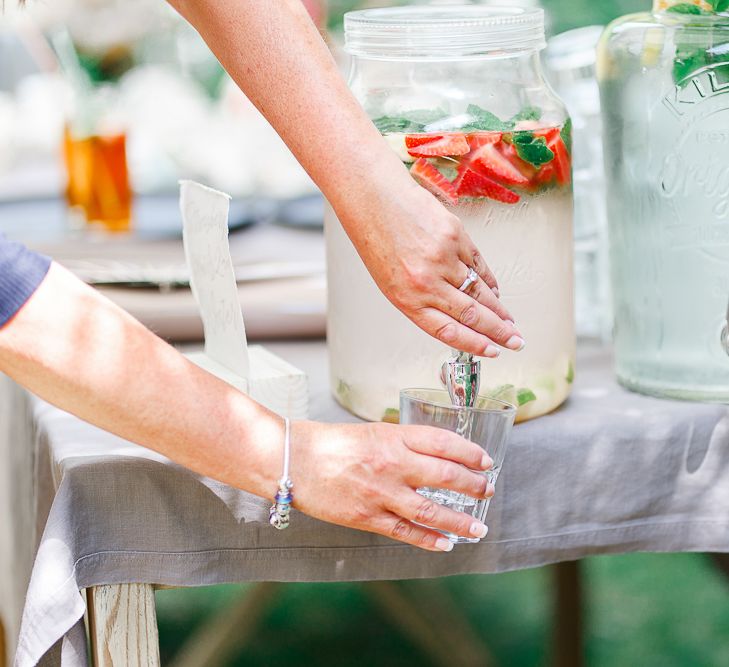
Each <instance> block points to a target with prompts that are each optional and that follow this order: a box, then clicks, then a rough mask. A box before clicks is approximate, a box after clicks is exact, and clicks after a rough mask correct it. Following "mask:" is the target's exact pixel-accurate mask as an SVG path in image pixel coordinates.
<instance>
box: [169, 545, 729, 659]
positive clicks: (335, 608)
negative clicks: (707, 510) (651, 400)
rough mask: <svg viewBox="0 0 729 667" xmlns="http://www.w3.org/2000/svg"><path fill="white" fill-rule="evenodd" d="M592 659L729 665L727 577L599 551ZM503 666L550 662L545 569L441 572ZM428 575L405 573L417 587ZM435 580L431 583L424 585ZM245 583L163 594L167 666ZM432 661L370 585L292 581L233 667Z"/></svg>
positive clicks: (697, 559) (588, 572)
mask: <svg viewBox="0 0 729 667" xmlns="http://www.w3.org/2000/svg"><path fill="white" fill-rule="evenodd" d="M583 565H584V568H583V571H584V582H585V589H586V626H587V627H586V632H587V638H586V640H587V646H586V655H587V664H588V665H589V666H590V667H614V666H616V665H621V666H622V665H631V666H632V665H639V666H640V667H654V666H655V667H659V666H660V667H717V666H720V665H729V580H726V579H725V578H724V576H723V575H722V574H721V573H720V572H719V571H718V570H716V569H715V568H714V567H713V565H712V564H711V562H710V561H709V560H708V558H707V557H706V556H703V555H701V554H631V555H625V556H600V557H595V558H591V559H588V560H586V561H584V562H583ZM440 584H441V585H442V586H443V587H445V588H446V589H447V590H448V591H449V592H450V594H451V595H452V596H453V598H454V599H455V600H456V601H457V602H458V604H459V605H460V606H461V607H462V609H463V610H464V611H465V614H466V616H467V617H468V619H469V620H470V622H471V623H472V625H473V627H474V629H475V631H476V633H477V634H478V635H479V636H480V637H482V638H483V639H484V641H485V642H486V644H487V645H488V646H489V648H490V650H491V652H492V654H493V655H494V656H495V658H496V661H497V663H498V664H499V665H505V666H508V667H532V666H545V667H546V665H548V664H549V654H550V629H551V617H552V610H551V604H552V602H551V597H550V593H551V578H550V572H549V569H547V568H542V569H538V570H527V571H521V572H513V573H508V574H500V575H488V576H462V577H451V578H446V579H442V580H440ZM419 585H420V584H419V583H418V582H406V583H405V584H404V589H405V590H406V591H411V592H412V589H413V587H417V586H419ZM426 585H429V584H426ZM245 588H246V587H244V586H239V585H238V586H215V587H209V588H202V589H187V590H170V591H161V592H159V593H158V594H157V609H158V618H159V627H160V646H161V650H162V661H163V664H165V663H167V662H169V660H170V658H172V657H173V656H174V653H175V652H176V651H177V650H178V649H179V647H180V646H181V645H182V643H183V641H184V640H185V639H186V638H188V637H189V636H190V634H191V632H193V630H194V628H195V627H197V626H198V625H199V624H200V623H201V622H202V621H204V620H205V619H207V618H209V617H210V615H211V614H214V613H216V612H219V611H220V610H222V609H224V608H225V607H226V606H227V605H229V604H231V602H232V601H233V600H235V599H236V598H237V596H239V595H241V594H243V593H244V591H245ZM432 664H433V663H432V662H431V661H430V660H429V659H428V657H427V656H426V655H424V654H423V652H422V651H421V650H419V648H418V646H417V645H414V644H413V643H412V642H411V641H410V640H409V639H407V638H405V637H404V636H403V635H402V633H401V632H400V631H399V630H398V629H396V628H395V627H394V626H393V625H392V624H391V623H390V621H389V619H388V618H387V617H386V616H385V615H384V614H383V613H382V612H381V610H380V608H379V607H378V606H377V604H376V603H375V602H374V601H373V598H372V597H371V596H368V595H367V594H366V591H365V589H364V588H363V586H362V585H360V584H349V583H343V584H291V585H287V586H286V587H284V588H283V589H282V592H281V595H280V596H279V597H278V598H277V599H276V600H275V602H273V604H272V605H271V606H270V607H269V608H268V611H267V612H266V613H265V614H264V615H263V617H262V620H261V624H260V626H259V627H258V628H257V630H256V631H255V632H254V633H253V639H252V640H251V642H250V643H249V644H248V645H247V646H245V647H243V648H241V650H240V651H239V652H238V654H237V655H236V657H235V659H233V660H231V662H230V665H231V667H233V666H243V665H246V666H255V667H259V666H260V667H279V666H280V667H284V666H287V667H290V665H296V666H297V667H335V666H336V667H350V666H351V667H369V666H372V667H375V666H376V667H390V666H393V667H394V666H395V665H398V666H409V665H418V666H419V667H429V666H430V665H432Z"/></svg>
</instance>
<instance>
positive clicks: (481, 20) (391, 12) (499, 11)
mask: <svg viewBox="0 0 729 667" xmlns="http://www.w3.org/2000/svg"><path fill="white" fill-rule="evenodd" d="M515 22H518V23H537V24H538V23H541V24H543V23H544V10H543V9H541V8H539V7H508V6H503V7H500V6H497V5H429V6H422V5H410V6H406V7H377V8H373V9H359V10H356V11H352V12H347V13H346V14H345V15H344V28H345V30H346V29H347V28H348V27H349V28H352V27H355V25H356V26H357V27H360V26H364V25H370V26H373V27H374V26H379V27H385V26H386V27H389V28H392V29H393V30H397V29H398V28H409V27H413V26H431V25H438V26H442V27H446V28H447V27H452V26H468V25H472V26H484V27H486V26H498V25H504V24H509V23H515Z"/></svg>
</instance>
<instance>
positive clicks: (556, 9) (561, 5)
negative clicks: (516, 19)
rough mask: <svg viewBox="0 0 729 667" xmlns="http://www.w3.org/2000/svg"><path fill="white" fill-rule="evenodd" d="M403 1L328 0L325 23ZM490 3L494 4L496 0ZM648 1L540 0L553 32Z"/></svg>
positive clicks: (335, 25)
mask: <svg viewBox="0 0 729 667" xmlns="http://www.w3.org/2000/svg"><path fill="white" fill-rule="evenodd" d="M465 1H466V0H464V2H465ZM406 4H412V0H329V11H330V21H329V25H330V28H331V29H333V30H341V26H342V16H344V13H345V12H348V11H351V10H353V9H360V8H364V7H391V6H394V5H406ZM491 4H498V0H494V1H493V2H492V3H491ZM651 4H652V0H599V1H597V2H596V1H595V0H541V5H542V6H543V7H544V9H545V10H546V11H547V13H548V14H549V17H550V26H551V32H552V33H553V34H556V33H559V32H564V31H565V30H570V29H571V28H579V27H581V26H585V25H595V24H601V25H606V24H607V23H609V22H610V21H612V20H613V19H614V18H617V17H618V16H622V15H623V14H628V13H631V12H638V11H642V10H647V9H650V7H651Z"/></svg>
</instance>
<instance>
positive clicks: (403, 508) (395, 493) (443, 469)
mask: <svg viewBox="0 0 729 667" xmlns="http://www.w3.org/2000/svg"><path fill="white" fill-rule="evenodd" d="M291 442H292V453H291V473H292V478H293V480H294V484H295V486H294V507H296V508H297V509H300V510H301V511H303V512H305V513H307V514H309V515H311V516H313V517H316V518H318V519H323V520H324V521H329V522H331V523H336V524H339V525H342V526H347V527H350V528H356V529H359V530H366V531H369V532H372V533H378V534H380V535H385V536H387V537H390V538H392V539H395V540H399V541H401V542H405V543H407V544H412V545H414V546H417V547H421V548H422V549H426V550H429V551H450V550H451V549H452V548H453V545H452V543H451V542H450V541H449V540H448V539H447V538H445V537H444V536H443V535H441V534H440V533H438V532H436V531H434V530H430V529H429V528H425V527H424V526H422V525H417V524H424V525H426V526H431V527H433V528H439V529H441V530H445V531H448V532H451V533H454V534H456V535H460V536H463V537H471V538H473V537H485V535H486V532H487V528H486V526H485V525H484V524H482V523H481V522H480V521H478V520H477V519H474V518H472V517H470V516H468V515H466V514H463V513H461V512H455V511H453V510H451V509H448V508H446V507H443V506H441V505H438V504H437V503H435V502H433V501H431V500H428V499H427V498H424V497H423V496H421V495H420V494H418V493H416V489H417V488H419V487H421V486H430V487H436V488H446V489H450V490H452V491H457V492H460V493H465V494H466V495H468V496H471V497H474V498H490V497H491V496H493V494H494V487H493V485H492V484H490V483H488V480H487V479H486V476H485V475H483V474H479V473H478V472H473V471H474V470H479V471H485V470H488V469H490V468H491V466H492V465H493V463H492V461H491V459H490V458H489V457H488V456H487V455H486V454H485V453H484V451H483V450H482V449H481V448H480V447H479V446H478V445H476V444H474V443H472V442H470V441H468V440H465V439H464V438H461V437H460V436H458V435H456V434H455V433H452V432H450V431H446V430H444V429H438V428H433V427H428V426H395V425H392V424H351V425H342V424H337V425H334V424H321V423H315V422H296V423H294V424H293V425H292V433H291Z"/></svg>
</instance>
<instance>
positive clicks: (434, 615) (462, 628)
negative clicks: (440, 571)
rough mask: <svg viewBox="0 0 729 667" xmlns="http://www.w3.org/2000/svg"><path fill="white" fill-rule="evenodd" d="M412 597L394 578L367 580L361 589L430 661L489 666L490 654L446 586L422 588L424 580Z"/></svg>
mask: <svg viewBox="0 0 729 667" xmlns="http://www.w3.org/2000/svg"><path fill="white" fill-rule="evenodd" d="M417 584H421V586H422V589H421V590H420V591H419V593H417V594H416V595H415V596H414V597H415V599H412V598H411V595H412V593H413V591H410V593H411V595H407V594H406V593H405V587H404V586H403V583H402V582H398V581H370V582H368V583H366V584H364V586H363V590H364V591H365V592H366V593H367V595H368V596H369V597H370V598H371V599H372V600H373V602H375V603H376V604H377V605H378V606H379V607H380V609H381V610H382V611H383V612H384V613H385V614H386V615H387V616H388V617H389V619H390V621H391V622H392V624H393V625H394V626H397V627H398V628H399V629H400V631H401V632H402V633H403V634H404V635H405V636H407V637H409V638H410V639H411V640H412V642H413V644H415V645H416V646H419V647H420V649H421V650H422V651H423V652H424V653H425V654H427V656H428V657H429V658H430V659H431V660H432V662H433V664H436V665H441V666H442V667H489V665H492V664H493V659H492V657H491V654H490V652H489V650H488V648H486V646H485V645H484V644H483V643H482V642H481V641H479V640H478V639H477V638H476V636H475V633H473V632H472V630H471V628H470V621H469V620H468V619H467V618H466V617H465V616H464V615H463V614H462V613H461V612H460V610H459V608H458V606H457V605H456V604H455V602H454V601H453V600H452V598H450V595H449V593H448V591H447V590H445V589H444V588H442V587H441V586H440V585H439V584H438V583H436V584H435V585H436V586H437V589H436V590H434V589H433V588H431V589H430V590H426V588H427V585H428V584H427V583H425V582H416V583H415V584H414V585H413V588H416V587H417Z"/></svg>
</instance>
